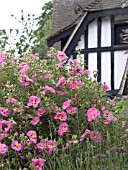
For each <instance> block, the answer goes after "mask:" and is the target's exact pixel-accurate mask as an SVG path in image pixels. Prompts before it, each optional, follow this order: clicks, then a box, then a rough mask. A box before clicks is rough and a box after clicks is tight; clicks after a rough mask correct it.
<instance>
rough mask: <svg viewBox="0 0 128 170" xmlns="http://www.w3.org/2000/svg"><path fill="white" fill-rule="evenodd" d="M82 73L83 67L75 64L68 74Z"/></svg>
mask: <svg viewBox="0 0 128 170" xmlns="http://www.w3.org/2000/svg"><path fill="white" fill-rule="evenodd" d="M83 73H84V69H83V68H82V67H81V66H80V65H77V66H75V67H74V68H72V70H71V73H70V74H71V75H77V74H83Z"/></svg>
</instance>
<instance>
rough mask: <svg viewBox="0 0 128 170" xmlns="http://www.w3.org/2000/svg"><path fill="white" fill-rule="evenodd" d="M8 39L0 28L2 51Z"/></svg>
mask: <svg viewBox="0 0 128 170" xmlns="http://www.w3.org/2000/svg"><path fill="white" fill-rule="evenodd" d="M7 41H8V36H7V33H6V31H5V30H0V51H3V49H4V48H5V46H6V44H7Z"/></svg>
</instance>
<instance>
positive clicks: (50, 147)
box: [46, 140, 57, 155]
mask: <svg viewBox="0 0 128 170" xmlns="http://www.w3.org/2000/svg"><path fill="white" fill-rule="evenodd" d="M56 146H57V144H56V143H55V142H54V140H48V141H47V145H46V151H47V153H48V154H49V155H51V154H52V152H53V151H55V150H56Z"/></svg>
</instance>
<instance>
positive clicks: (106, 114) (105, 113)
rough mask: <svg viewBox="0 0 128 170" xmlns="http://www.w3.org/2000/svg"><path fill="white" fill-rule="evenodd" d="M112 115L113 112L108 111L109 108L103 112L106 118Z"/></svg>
mask: <svg viewBox="0 0 128 170" xmlns="http://www.w3.org/2000/svg"><path fill="white" fill-rule="evenodd" d="M111 115H112V112H110V111H108V110H105V111H104V114H103V117H104V118H107V117H110V116H111Z"/></svg>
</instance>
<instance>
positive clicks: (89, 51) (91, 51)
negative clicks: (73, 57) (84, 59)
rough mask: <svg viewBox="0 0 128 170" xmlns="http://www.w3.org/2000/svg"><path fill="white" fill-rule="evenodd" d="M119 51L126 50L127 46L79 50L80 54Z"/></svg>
mask: <svg viewBox="0 0 128 170" xmlns="http://www.w3.org/2000/svg"><path fill="white" fill-rule="evenodd" d="M120 50H128V44H126V45H124V44H123V45H114V46H113V47H111V46H110V47H100V48H88V49H81V54H85V53H95V52H108V51H120ZM74 53H75V51H74Z"/></svg>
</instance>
